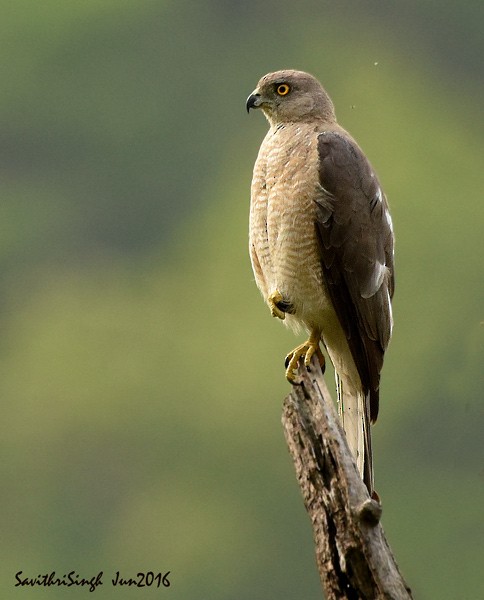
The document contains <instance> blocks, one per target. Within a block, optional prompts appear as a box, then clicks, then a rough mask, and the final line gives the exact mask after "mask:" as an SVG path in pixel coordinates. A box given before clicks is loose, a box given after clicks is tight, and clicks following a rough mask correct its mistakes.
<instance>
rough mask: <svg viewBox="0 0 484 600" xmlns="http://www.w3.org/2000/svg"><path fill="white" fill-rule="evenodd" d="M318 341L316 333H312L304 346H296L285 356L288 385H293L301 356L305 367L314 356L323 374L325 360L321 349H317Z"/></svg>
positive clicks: (318, 336) (318, 335) (318, 337)
mask: <svg viewBox="0 0 484 600" xmlns="http://www.w3.org/2000/svg"><path fill="white" fill-rule="evenodd" d="M320 339H321V336H320V334H319V333H318V332H313V333H311V335H310V337H309V339H308V340H307V341H306V342H304V344H301V345H300V346H297V347H296V348H294V350H293V351H292V352H289V354H288V355H287V356H286V363H285V364H286V378H287V380H288V381H289V383H294V381H295V379H296V370H297V363H298V362H299V359H300V358H301V357H302V356H304V364H305V366H306V367H309V365H310V364H311V359H312V357H313V356H314V355H315V354H316V356H317V357H318V360H319V364H320V365H321V370H322V371H323V373H324V364H325V359H324V355H323V353H322V352H321V348H320V347H319V340H320Z"/></svg>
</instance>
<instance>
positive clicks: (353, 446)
mask: <svg viewBox="0 0 484 600" xmlns="http://www.w3.org/2000/svg"><path fill="white" fill-rule="evenodd" d="M336 391H337V395H338V411H339V414H340V416H341V421H342V424H343V429H344V431H345V433H346V439H347V440H348V445H349V447H350V450H351V452H352V453H353V456H354V457H355V460H356V465H357V467H358V470H359V472H360V475H361V478H362V479H363V481H364V483H365V485H366V487H367V488H368V493H369V494H370V496H371V495H372V493H373V453H372V449H371V432H370V414H369V400H370V399H369V397H368V396H367V395H365V394H364V393H363V391H362V390H358V389H357V388H355V386H354V385H353V383H352V382H351V381H350V380H349V379H348V378H346V377H342V376H340V375H338V373H336Z"/></svg>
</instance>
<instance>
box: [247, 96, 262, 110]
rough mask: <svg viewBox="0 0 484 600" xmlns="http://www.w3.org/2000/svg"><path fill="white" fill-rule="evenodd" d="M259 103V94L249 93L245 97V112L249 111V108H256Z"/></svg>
mask: <svg viewBox="0 0 484 600" xmlns="http://www.w3.org/2000/svg"><path fill="white" fill-rule="evenodd" d="M260 105H261V101H260V94H251V95H250V96H249V97H248V98H247V102H246V103H245V108H246V109H247V112H249V111H250V109H251V108H258V107H259V106H260Z"/></svg>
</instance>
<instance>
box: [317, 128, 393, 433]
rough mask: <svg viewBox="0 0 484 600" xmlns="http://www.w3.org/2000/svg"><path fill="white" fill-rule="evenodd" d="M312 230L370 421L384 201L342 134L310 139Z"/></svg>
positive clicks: (383, 263)
mask: <svg viewBox="0 0 484 600" xmlns="http://www.w3.org/2000/svg"><path fill="white" fill-rule="evenodd" d="M318 152H319V163H320V164H319V176H320V194H319V197H318V200H317V204H318V210H317V220H316V229H317V233H318V237H319V241H320V253H321V265H322V271H323V274H324V278H325V281H326V284H327V287H328V290H329V294H330V297H331V299H332V302H333V304H334V307H335V310H336V313H337V315H338V318H339V320H340V322H341V325H342V327H343V329H344V331H345V334H346V337H347V339H348V343H349V346H350V349H351V353H352V356H353V359H354V361H355V363H356V366H357V369H358V373H359V375H360V378H361V381H362V384H363V387H364V390H365V393H367V394H369V396H370V419H371V421H372V422H374V421H375V420H376V418H377V415H378V402H379V400H378V397H379V394H378V390H379V383H380V371H381V368H382V366H383V355H384V352H385V349H386V347H387V346H388V342H389V340H390V336H391V329H392V309H391V298H392V296H393V289H394V274H393V230H392V223H391V218H390V213H389V211H388V205H387V202H386V198H385V196H384V194H383V192H382V190H381V187H380V184H379V182H378V179H377V177H376V175H375V174H374V172H373V169H372V168H371V165H370V163H369V162H368V160H367V158H366V157H365V155H364V154H363V152H362V151H361V150H360V148H359V147H358V146H357V144H356V143H355V142H354V141H353V140H352V139H351V138H350V137H349V136H346V135H345V134H344V133H338V132H323V133H320V134H319V136H318Z"/></svg>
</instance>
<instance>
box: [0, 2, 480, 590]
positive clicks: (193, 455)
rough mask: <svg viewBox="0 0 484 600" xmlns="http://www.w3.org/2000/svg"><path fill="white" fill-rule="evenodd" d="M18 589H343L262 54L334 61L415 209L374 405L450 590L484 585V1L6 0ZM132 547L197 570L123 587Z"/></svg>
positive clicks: (387, 498)
mask: <svg viewBox="0 0 484 600" xmlns="http://www.w3.org/2000/svg"><path fill="white" fill-rule="evenodd" d="M0 7H1V8H0V13H1V18H0V31H1V35H0V49H1V59H0V73H1V81H2V86H1V89H0V153H1V157H0V217H1V219H0V223H1V235H0V263H1V271H0V272H1V278H0V280H1V285H0V307H1V312H0V328H1V337H0V359H1V360H0V394H1V397H2V420H1V436H0V443H1V457H2V460H1V481H2V493H1V503H0V506H1V511H0V513H1V516H0V519H1V521H0V527H1V533H0V540H1V541H0V563H1V573H0V575H1V579H0V597H1V598H14V597H18V598H34V597H35V598H38V599H43V598H49V599H57V598H59V599H60V598H66V597H67V596H69V597H75V598H77V597H81V595H83V596H84V597H85V596H86V594H88V593H89V592H88V591H87V589H85V588H84V589H79V590H75V589H69V590H66V589H62V588H61V589H57V588H49V589H46V590H44V589H40V588H36V589H28V588H22V589H19V588H14V583H15V578H14V575H15V573H16V572H17V571H20V570H22V571H23V572H24V576H30V577H35V576H36V575H38V574H42V573H46V572H51V571H52V570H55V571H56V572H57V573H58V574H59V575H61V574H63V573H66V572H69V571H71V570H76V572H77V573H79V574H80V575H81V576H85V577H91V576H93V575H95V574H97V573H98V572H99V571H100V570H103V571H104V573H105V576H104V582H105V583H104V585H103V587H102V588H99V589H98V590H97V591H96V592H95V594H96V596H101V597H103V598H109V599H111V598H113V599H114V598H141V597H150V598H151V597H154V596H155V595H156V596H158V595H161V596H166V597H168V596H170V598H173V599H175V598H176V599H181V600H190V599H195V598H197V599H199V598H203V599H211V600H254V599H255V600H258V599H261V600H262V599H264V600H270V599H277V600H280V599H281V598H285V599H286V598H287V599H290V598H305V599H309V598H314V599H316V598H320V597H321V588H320V584H319V580H318V576H317V571H316V567H315V561H314V557H313V543H312V531H311V527H310V523H309V520H308V518H307V515H306V513H305V511H304V507H303V504H302V500H301V497H300V493H299V488H298V486H297V483H296V479H295V475H294V470H293V466H292V463H291V460H290V457H289V454H288V452H287V448H286V445H285V442H284V437H283V432H282V428H281V425H280V416H281V406H282V400H283V398H284V396H285V395H286V394H287V393H288V391H289V386H288V384H287V383H286V382H285V380H284V372H283V357H284V355H285V353H286V352H287V351H288V350H289V349H291V348H292V347H293V346H294V344H295V342H296V340H295V339H294V338H293V336H292V334H291V333H289V332H287V331H286V330H285V329H284V328H283V327H281V326H280V324H278V323H276V322H275V320H273V319H271V317H270V315H269V312H268V310H267V308H266V307H265V306H264V304H263V302H262V301H261V299H260V297H259V293H258V291H257V289H256V287H255V284H254V282H253V277H252V273H251V269H250V263H249V259H248V256H247V219H248V202H249V185H250V179H251V170H252V165H253V163H254V160H255V157H256V154H257V150H258V147H259V144H260V141H261V139H262V137H263V135H264V133H265V131H266V128H267V125H266V123H265V120H264V118H263V116H262V114H260V113H255V114H251V115H250V118H249V117H248V116H247V114H246V113H245V106H244V104H245V99H246V97H247V96H248V94H249V93H250V92H251V91H252V89H253V88H254V87H255V84H256V82H257V80H258V79H259V77H260V76H261V75H263V74H265V73H266V72H268V71H271V70H276V69H280V68H299V69H303V70H307V71H310V72H312V73H313V74H315V75H316V76H317V77H318V78H319V79H320V80H321V81H322V82H323V83H324V85H325V87H326V88H327V90H328V92H329V93H330V95H331V96H332V98H333V101H334V103H335V105H336V108H337V114H338V118H339V121H340V123H342V124H343V125H344V126H345V127H346V128H347V129H349V130H350V131H351V133H352V134H353V135H354V136H355V137H356V139H357V140H358V141H359V143H360V144H361V146H362V147H363V148H364V150H365V151H366V153H367V154H368V156H369V157H370V160H371V161H372V163H373V165H374V167H375V168H376V170H377V172H378V173H379V176H380V179H381V181H382V182H383V184H384V187H385V191H386V193H387V195H388V197H389V201H390V205H391V209H392V214H393V220H394V223H395V229H396V235H397V254H396V260H397V289H396V296H395V310H394V313H395V321H396V326H395V332H394V338H393V341H392V344H391V346H390V350H389V352H388V355H387V360H386V365H385V369H384V372H383V380H382V402H381V412H380V417H379V421H378V423H377V425H376V426H375V428H374V430H373V431H374V439H375V442H374V443H375V447H376V449H375V452H376V481H377V489H378V492H379V494H380V496H381V498H382V501H383V509H384V513H383V525H384V528H385V531H386V534H387V537H388V540H389V542H390V545H391V546H392V549H393V551H394V553H395V555H396V557H397V561H398V563H399V566H400V567H401V569H402V571H403V573H404V575H405V577H406V579H407V581H408V583H409V584H410V586H411V587H412V589H413V590H414V593H415V597H416V598H420V599H422V600H433V599H435V598H439V599H440V600H446V599H448V600H456V599H459V600H465V599H469V600H476V599H479V598H484V581H483V578H482V569H483V564H484V517H483V506H484V461H483V442H482V439H483V434H482V432H483V427H484V407H483V402H482V400H483V392H484V378H483V375H482V372H483V366H484V364H483V363H484V361H483V359H484V348H483V336H484V326H483V320H484V310H483V300H484V282H483V277H482V262H483V260H482V257H483V250H484V243H483V238H484V234H483V229H484V203H483V201H482V199H483V188H484V186H483V184H484V169H483V161H482V157H483V155H484V124H483V119H482V117H483V114H482V97H483V91H484V77H483V60H482V57H483V53H484V36H483V35H482V33H483V22H484V5H483V3H482V2H481V1H480V0H479V1H477V0H476V1H472V0H467V1H465V2H460V3H455V2H451V1H450V0H442V1H441V2H440V3H436V2H431V1H430V0H425V1H422V0H420V1H417V0H410V1H408V2H405V3H403V2H401V3H393V2H382V1H378V0H362V1H357V0H342V1H338V2H335V1H333V2H328V1H318V2H316V1H312V0H301V2H297V3H295V2H289V1H280V0H279V1H276V0H266V1H265V2H256V1H254V0H247V1H245V2H240V1H239V0H206V1H205V2H195V1H194V0H178V1H177V2H175V1H173V0H172V1H169V0H157V1H154V0H116V1H114V0H83V1H82V2H74V1H72V0H64V1H59V0H58V1H55V0H44V1H43V2H38V1H37V0H36V1H34V0H16V2H15V3H13V2H5V1H2V2H0ZM117 570H120V571H121V572H122V574H123V575H124V576H126V577H129V576H132V575H135V574H136V573H137V572H138V571H149V570H152V571H155V572H158V571H162V572H166V571H168V570H169V571H171V575H170V580H171V582H172V585H171V587H170V588H169V589H161V590H160V591H156V590H154V589H151V590H150V589H145V590H138V589H134V590H133V589H131V590H130V589H119V588H113V587H111V585H110V583H109V580H110V578H111V576H113V575H114V573H115V572H116V571H117Z"/></svg>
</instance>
